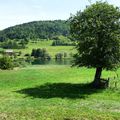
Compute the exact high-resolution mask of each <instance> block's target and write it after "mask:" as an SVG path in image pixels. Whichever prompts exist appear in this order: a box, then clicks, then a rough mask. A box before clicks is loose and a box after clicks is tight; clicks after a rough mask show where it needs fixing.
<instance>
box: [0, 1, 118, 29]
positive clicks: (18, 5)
mask: <svg viewBox="0 0 120 120" xmlns="http://www.w3.org/2000/svg"><path fill="white" fill-rule="evenodd" d="M91 1H92V3H94V2H95V1H96V0H91ZM103 1H104V0H103ZM107 1H108V2H109V3H111V4H114V5H115V6H120V0H107ZM86 5H89V2H88V0H0V30H2V29H4V28H7V27H10V26H13V25H16V24H21V23H25V22H30V21H37V20H56V19H63V20H65V19H68V18H69V17H70V13H72V14H75V13H76V12H77V11H78V10H83V9H84V8H85V6H86Z"/></svg>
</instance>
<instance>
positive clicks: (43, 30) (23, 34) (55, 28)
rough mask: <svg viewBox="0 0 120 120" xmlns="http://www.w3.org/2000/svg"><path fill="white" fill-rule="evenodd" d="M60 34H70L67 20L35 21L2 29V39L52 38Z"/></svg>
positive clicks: (0, 39)
mask: <svg viewBox="0 0 120 120" xmlns="http://www.w3.org/2000/svg"><path fill="white" fill-rule="evenodd" d="M60 35H63V36H69V23H68V22H67V21H64V20H54V21H34V22H29V23H24V24H21V25H16V26H13V27H9V28H6V29H4V30H2V31H0V41H4V40H6V39H11V40H13V39H15V40H19V39H37V38H38V39H39V38H40V39H52V38H54V37H56V36H60Z"/></svg>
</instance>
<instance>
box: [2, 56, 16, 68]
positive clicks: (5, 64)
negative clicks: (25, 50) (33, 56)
mask: <svg viewBox="0 0 120 120" xmlns="http://www.w3.org/2000/svg"><path fill="white" fill-rule="evenodd" d="M13 67H14V66H13V61H12V59H11V58H10V57H8V56H3V57H2V58H0V69H2V70H7V69H13Z"/></svg>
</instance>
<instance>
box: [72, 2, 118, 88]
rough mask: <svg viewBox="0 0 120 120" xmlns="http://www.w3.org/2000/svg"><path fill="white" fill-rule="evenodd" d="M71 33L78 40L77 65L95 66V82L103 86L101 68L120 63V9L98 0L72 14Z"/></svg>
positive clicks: (98, 86) (114, 67)
mask: <svg viewBox="0 0 120 120" xmlns="http://www.w3.org/2000/svg"><path fill="white" fill-rule="evenodd" d="M70 29H71V35H72V36H73V37H74V38H75V39H77V40H78V44H77V47H76V48H77V51H78V52H77V54H75V55H74V58H75V59H74V65H75V66H78V67H81V66H85V67H88V68H96V74H95V78H94V81H93V85H94V87H96V88H100V87H101V85H102V83H101V80H102V79H101V74H102V70H103V69H106V70H116V69H117V68H118V67H119V65H120V10H119V8H118V7H114V6H113V5H109V4H108V3H107V2H96V3H95V4H92V5H91V6H88V7H86V9H85V10H84V11H83V12H81V11H79V12H77V14H76V15H73V16H71V18H70Z"/></svg>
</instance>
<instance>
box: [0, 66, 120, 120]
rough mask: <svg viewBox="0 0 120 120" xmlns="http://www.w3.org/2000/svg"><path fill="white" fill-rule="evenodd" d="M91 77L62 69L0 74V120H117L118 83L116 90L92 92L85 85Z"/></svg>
mask: <svg viewBox="0 0 120 120" xmlns="http://www.w3.org/2000/svg"><path fill="white" fill-rule="evenodd" d="M94 73H95V70H94V69H86V68H80V69H77V68H70V67H69V66H64V65H61V66H59V65H46V66H42V65H41V66H30V67H27V68H24V69H16V70H13V71H0V120H119V118H120V81H119V82H118V85H117V88H114V85H112V84H111V87H112V88H109V89H106V90H95V89H91V88H88V87H87V86H86V83H89V82H91V81H92V80H93V77H94ZM118 74H120V70H119V71H118ZM102 76H103V77H104V78H108V77H111V78H113V77H114V76H115V73H114V72H106V71H104V72H103V75H102Z"/></svg>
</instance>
